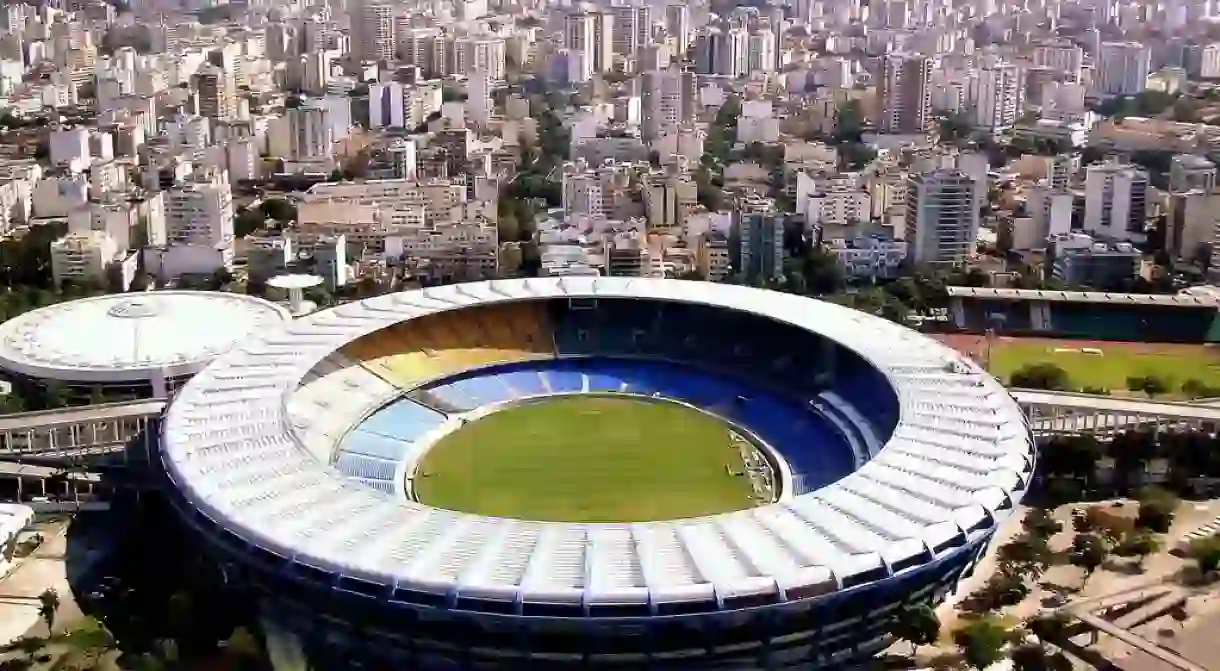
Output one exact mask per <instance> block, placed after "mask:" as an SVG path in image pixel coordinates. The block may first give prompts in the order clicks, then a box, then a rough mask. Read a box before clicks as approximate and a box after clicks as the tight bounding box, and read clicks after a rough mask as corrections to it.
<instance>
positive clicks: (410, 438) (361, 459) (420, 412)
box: [334, 399, 445, 493]
mask: <svg viewBox="0 0 1220 671" xmlns="http://www.w3.org/2000/svg"><path fill="white" fill-rule="evenodd" d="M444 421H445V416H444V415H442V414H440V413H439V412H436V411H435V410H432V409H430V408H426V407H424V406H422V405H419V404H418V403H415V402H413V401H410V400H405V399H404V400H399V401H395V402H394V403H391V404H390V405H387V406H386V407H384V408H382V409H381V410H378V411H377V412H375V413H373V415H372V416H371V417H369V418H368V419H367V420H365V421H364V422H362V423H361V424H360V425H359V426H357V427H356V428H355V429H354V430H352V431H350V432H349V433H348V434H347V435H346V436H344V438H343V441H342V442H341V443H339V447H338V449H336V450H335V459H334V467H335V468H336V469H338V471H339V472H340V473H342V474H343V475H344V476H346V477H347V478H349V479H353V480H356V481H359V482H362V483H364V484H367V485H369V486H370V487H372V488H374V489H377V490H379V491H383V492H386V493H394V492H396V491H400V490H401V487H399V486H398V484H397V483H396V482H395V480H394V474H395V472H396V469H397V467H398V464H400V463H402V462H403V461H404V460H408V459H410V458H412V457H413V456H414V454H415V453H416V451H417V450H419V449H421V447H422V445H421V443H419V442H418V441H419V439H420V438H423V437H424V436H425V435H427V433H428V432H429V431H432V430H433V429H435V428H437V427H439V426H440V424H441V423H442V422H444Z"/></svg>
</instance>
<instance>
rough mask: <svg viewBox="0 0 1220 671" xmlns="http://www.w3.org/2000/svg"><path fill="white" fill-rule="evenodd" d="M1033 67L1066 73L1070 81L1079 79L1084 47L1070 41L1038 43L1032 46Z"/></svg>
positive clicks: (1082, 64) (1082, 65)
mask: <svg viewBox="0 0 1220 671" xmlns="http://www.w3.org/2000/svg"><path fill="white" fill-rule="evenodd" d="M1034 67H1036V68H1047V69H1049V70H1052V71H1054V72H1062V73H1066V74H1067V75H1068V76H1069V77H1071V80H1072V81H1080V70H1081V68H1083V67H1084V49H1081V48H1080V47H1079V46H1077V45H1075V44H1071V43H1070V42H1065V43H1050V44H1039V45H1038V46H1036V47H1034Z"/></svg>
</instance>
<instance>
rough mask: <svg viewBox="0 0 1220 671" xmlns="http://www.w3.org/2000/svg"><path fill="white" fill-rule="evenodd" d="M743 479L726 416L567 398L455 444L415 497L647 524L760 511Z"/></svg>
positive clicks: (432, 456)
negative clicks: (736, 512)
mask: <svg viewBox="0 0 1220 671" xmlns="http://www.w3.org/2000/svg"><path fill="white" fill-rule="evenodd" d="M730 471H731V472H730ZM741 471H742V461H741V456H740V453H739V452H738V450H737V449H736V448H735V447H733V446H732V443H731V441H730V438H729V427H728V425H727V424H725V423H724V422H722V421H720V420H718V419H716V418H715V417H712V416H710V415H706V414H704V413H701V412H698V411H696V410H692V409H690V408H687V407H685V406H681V405H677V404H674V403H666V402H661V401H652V400H646V399H631V398H625V397H614V396H594V397H564V398H555V399H550V400H543V401H538V402H534V403H528V404H524V405H520V406H516V407H512V408H507V409H504V410H499V411H497V412H494V413H492V414H490V415H487V416H485V417H482V418H480V419H477V420H474V421H471V422H470V423H469V424H467V425H466V426H463V427H461V428H459V429H458V430H456V431H454V432H453V433H451V434H449V435H448V436H445V437H444V438H442V439H441V440H440V441H439V442H437V444H436V445H434V446H432V448H431V449H429V450H428V452H427V454H425V455H424V458H423V460H422V462H421V463H420V464H419V466H418V468H417V470H416V477H415V481H414V490H415V497H416V498H417V499H418V500H419V501H420V502H422V503H426V504H428V505H432V506H437V507H440V508H447V509H450V510H460V511H464V512H469V513H475V514H478V515H489V516H497V517H514V518H518V519H529V520H546V521H557V522H559V521H562V522H640V521H648V520H658V519H673V518H681V517H694V516H699V515H710V514H714V513H721V512H726V511H730V510H739V509H742V508H748V507H750V506H752V505H753V503H752V500H751V492H752V490H751V487H750V482H749V479H748V478H747V477H745V476H744V475H738V474H739V473H741Z"/></svg>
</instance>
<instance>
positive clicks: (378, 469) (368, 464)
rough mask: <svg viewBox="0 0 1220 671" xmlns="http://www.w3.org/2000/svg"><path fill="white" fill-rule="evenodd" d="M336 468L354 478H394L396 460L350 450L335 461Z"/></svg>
mask: <svg viewBox="0 0 1220 671" xmlns="http://www.w3.org/2000/svg"><path fill="white" fill-rule="evenodd" d="M335 468H337V469H338V470H339V472H340V473H342V474H343V475H346V476H348V477H352V478H364V479H368V480H393V479H394V470H395V468H396V462H394V461H391V460H389V459H379V458H376V457H369V456H365V455H363V454H354V453H350V452H349V453H346V454H342V455H340V456H339V458H338V459H337V460H336V461H335Z"/></svg>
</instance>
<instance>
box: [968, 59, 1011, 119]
mask: <svg viewBox="0 0 1220 671" xmlns="http://www.w3.org/2000/svg"><path fill="white" fill-rule="evenodd" d="M1020 112H1021V76H1020V72H1019V71H1018V70H1017V66H1016V65H1014V64H1013V63H1008V62H1004V61H995V62H992V63H989V64H988V65H986V66H984V67H983V69H982V70H980V71H979V77H978V90H977V96H976V99H975V108H974V126H975V128H979V129H982V130H986V131H990V132H992V133H999V132H1002V131H1006V130H1008V129H1009V128H1012V127H1013V126H1015V125H1016V123H1017V117H1018V116H1019V115H1020Z"/></svg>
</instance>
